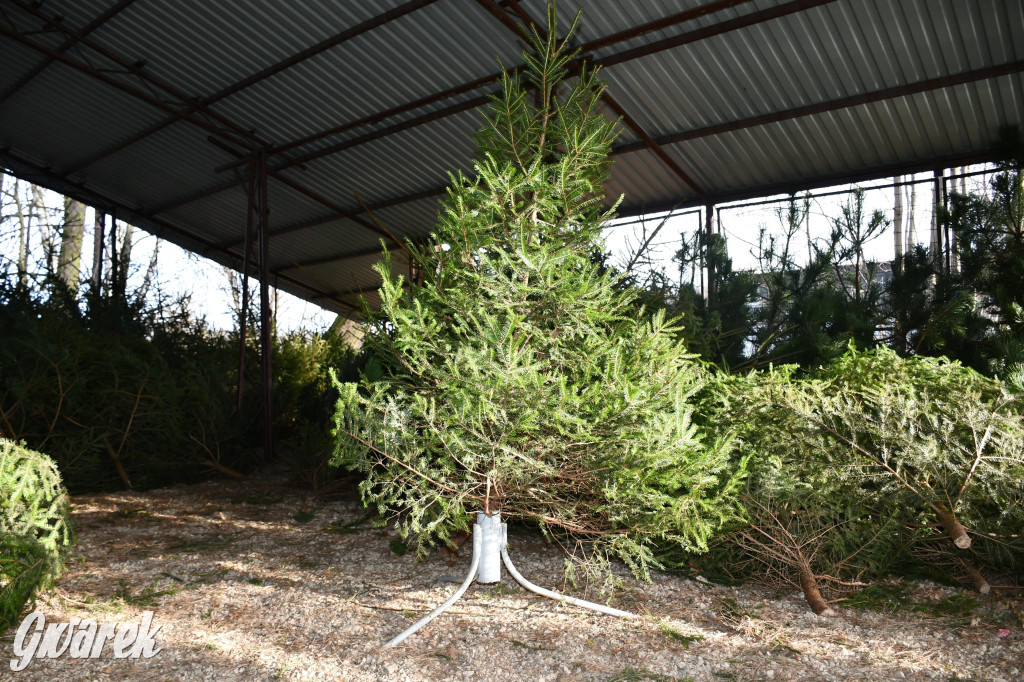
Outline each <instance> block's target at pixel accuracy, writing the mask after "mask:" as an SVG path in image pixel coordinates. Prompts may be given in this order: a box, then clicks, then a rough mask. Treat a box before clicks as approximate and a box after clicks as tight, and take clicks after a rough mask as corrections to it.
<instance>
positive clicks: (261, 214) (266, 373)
mask: <svg viewBox="0 0 1024 682" xmlns="http://www.w3.org/2000/svg"><path fill="white" fill-rule="evenodd" d="M256 180H257V182H256V183H255V184H256V187H255V189H256V199H257V201H258V202H259V211H258V212H257V213H256V234H257V236H258V242H259V244H258V247H257V251H258V253H259V263H260V355H261V356H262V357H261V360H262V361H263V362H262V365H263V367H262V369H263V461H264V462H269V461H271V460H273V459H274V371H273V349H274V339H273V335H272V332H273V329H272V328H271V327H272V323H271V320H270V234H269V232H270V197H269V193H268V192H267V153H266V152H265V151H259V152H256Z"/></svg>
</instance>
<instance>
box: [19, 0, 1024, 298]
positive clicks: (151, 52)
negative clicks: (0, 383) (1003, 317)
mask: <svg viewBox="0 0 1024 682" xmlns="http://www.w3.org/2000/svg"><path fill="white" fill-rule="evenodd" d="M3 2H4V4H5V8H4V9H5V15H6V17H7V18H8V20H9V23H7V24H4V25H3V26H0V63H3V64H4V69H3V70H2V71H0V162H2V163H3V164H4V165H6V166H7V167H8V168H10V169H11V170H13V171H14V172H16V173H17V174H19V175H22V176H23V177H25V178H26V179H29V180H32V181H34V182H38V183H40V184H44V185H48V186H50V187H52V188H54V189H56V190H58V191H62V192H65V193H67V194H71V195H75V196H78V197H79V198H82V199H84V200H85V201H87V202H89V203H92V204H94V205H97V206H98V207H100V208H102V209H106V210H109V209H111V208H113V207H115V206H116V207H118V209H119V211H120V214H119V215H120V216H121V217H127V218H130V219H131V220H134V221H135V222H136V223H138V224H140V225H141V226H143V227H146V228H149V229H151V230H153V231H154V232H156V233H158V234H160V235H161V236H163V237H165V238H168V239H171V240H173V241H176V242H178V243H180V244H182V245H183V246H186V247H187V248H192V249H195V250H197V251H199V252H200V253H203V254H204V255H207V256H209V257H212V258H215V259H216V260H219V261H220V262H222V263H225V264H229V265H232V266H234V267H238V265H239V263H240V257H241V252H242V246H241V245H242V243H243V239H244V230H245V224H246V206H247V201H246V197H245V180H246V168H245V165H244V160H245V159H246V158H247V156H248V154H249V153H250V152H251V150H253V149H255V148H258V147H260V146H262V147H265V148H267V149H269V167H270V170H271V176H270V179H269V195H270V206H271V235H272V240H271V269H272V270H273V271H274V272H275V273H277V276H278V278H279V279H278V284H279V285H281V286H282V287H284V288H285V289H288V290H290V291H293V292H294V293H297V294H299V295H302V296H305V297H307V298H311V299H313V300H315V301H317V302H318V303H321V304H323V305H326V306H328V307H331V308H333V309H335V310H338V311H340V312H345V313H351V312H352V310H353V308H352V305H353V303H354V302H355V301H356V299H357V298H358V293H353V292H356V290H359V289H367V288H369V289H372V287H373V286H374V284H375V282H376V281H377V277H376V274H375V273H373V272H372V270H370V266H371V265H372V264H373V262H375V260H376V259H377V257H378V256H377V255H376V254H375V253H373V251H374V250H375V249H376V248H377V247H378V245H379V243H380V240H381V236H380V231H381V230H380V228H379V227H378V222H375V221H379V223H380V224H382V225H384V226H385V227H386V229H387V230H389V231H391V233H392V234H394V235H395V236H396V237H398V238H405V237H410V238H418V237H421V236H422V235H424V234H426V233H427V232H429V231H430V229H431V228H432V227H433V224H434V221H435V219H436V215H437V201H438V199H439V197H440V196H441V195H442V194H443V192H442V191H441V189H442V188H443V186H444V185H445V184H446V182H447V173H448V172H449V171H457V170H467V169H470V168H471V163H472V156H473V151H474V148H473V143H472V139H471V134H472V132H473V130H474V129H475V128H476V127H477V125H478V122H479V120H480V119H479V113H478V111H477V110H476V109H475V107H476V106H477V104H478V101H479V98H480V97H481V95H483V94H485V93H487V92H493V91H494V90H495V89H496V88H495V85H494V84H493V83H492V82H491V81H489V80H487V77H488V76H491V75H493V74H495V73H496V72H497V63H498V62H497V60H499V59H500V60H501V62H502V63H504V64H506V65H508V66H514V65H517V64H519V62H520V56H519V50H520V47H519V40H518V37H517V36H516V35H515V34H514V33H513V32H512V31H511V30H510V29H509V28H508V27H507V26H505V25H504V24H503V23H502V22H500V21H498V20H497V18H496V17H495V16H493V14H492V12H489V11H488V9H487V5H488V4H490V5H492V9H493V7H495V6H498V5H497V3H495V2H493V0H434V1H431V0H411V1H409V0H367V1H365V2H359V3H338V2H329V1H328V0H299V1H296V2H291V3H280V2H276V1H275V0H222V1H220V2H215V3H214V2H200V1H198V0H190V1H188V2H183V1H181V0H144V1H142V0H138V1H132V0H48V1H47V2H46V3H45V4H42V5H39V4H38V3H32V2H31V0H3ZM512 4H513V5H514V3H512ZM582 5H583V19H582V23H581V24H580V26H579V32H578V33H577V35H576V44H577V45H580V46H582V47H583V48H584V49H585V50H586V51H587V54H588V55H589V56H590V57H591V58H592V59H593V60H594V61H596V62H598V63H603V64H606V68H605V69H604V70H603V75H604V78H605V79H606V80H607V82H608V85H609V90H608V92H609V94H610V95H611V97H612V98H614V100H615V102H617V103H618V105H620V106H621V107H622V108H623V109H624V110H625V111H626V113H627V114H628V116H629V117H630V119H631V124H632V125H633V126H636V127H638V128H639V129H640V130H642V132H643V133H644V134H646V135H648V136H650V137H652V138H654V140H655V141H656V142H657V143H658V144H659V145H660V146H661V149H662V150H663V152H664V154H665V155H666V156H667V157H668V158H669V159H671V161H672V162H673V165H675V166H677V167H678V168H679V169H682V170H683V171H684V172H685V174H686V175H687V176H688V177H689V178H691V179H692V182H693V184H694V185H696V188H697V189H694V188H693V187H691V186H689V185H688V184H687V183H686V182H685V181H684V180H683V179H682V178H681V177H680V176H679V174H678V173H677V172H676V171H675V170H673V169H672V168H670V166H669V165H668V164H666V163H664V162H663V161H662V160H660V159H659V158H658V156H657V155H656V154H654V153H653V152H652V151H651V150H650V149H649V148H648V147H646V146H645V145H644V143H643V142H641V141H640V140H641V136H640V134H639V133H638V132H637V131H635V130H632V129H630V128H624V129H623V132H622V134H621V136H620V138H619V141H618V142H617V152H616V154H615V160H616V166H615V169H614V171H613V177H612V179H611V180H610V182H609V184H608V187H607V189H608V193H609V195H610V200H614V199H615V198H617V197H618V195H619V194H620V193H623V194H625V201H624V203H623V205H622V209H621V212H622V213H624V214H629V213H638V212H641V211H654V210H658V209H664V208H669V207H672V206H679V205H687V204H695V203H704V202H705V201H712V202H715V201H724V200H732V199H738V198H745V197H752V196H757V195H759V194H763V193H766V192H777V191H792V190H796V189H799V188H801V187H810V186H820V185H821V184H825V183H835V182H841V181H850V180H854V179H866V178H869V177H878V176H880V175H882V174H886V173H898V172H908V171H910V170H924V169H928V168H934V167H940V166H942V165H943V164H950V165H953V164H956V165H960V164H963V163H967V162H973V161H978V160H981V159H984V158H987V155H988V153H989V152H988V150H989V148H990V146H991V143H992V142H993V140H994V137H995V135H996V134H997V131H998V129H999V127H1000V126H1003V125H1007V124H1018V125H1019V124H1021V123H1024V97H1022V94H1024V80H1022V71H1024V0H900V1H898V2H893V1H892V0H831V1H829V0H746V1H744V0H645V1H644V2H624V1H623V0H585V1H584V2H582ZM501 7H505V9H504V10H499V11H505V12H507V14H508V16H509V17H511V18H512V19H513V20H514V21H521V20H522V16H521V15H519V14H517V13H516V12H515V11H513V10H514V9H515V8H514V7H509V3H503V4H502V5H501ZM519 7H521V8H522V9H523V10H525V12H526V13H527V14H529V15H530V16H531V17H533V18H534V19H536V20H538V21H539V20H543V19H544V15H545V3H544V0H521V1H520V3H519ZM560 10H561V14H560V26H561V29H562V30H563V31H564V30H565V29H566V28H567V27H568V23H569V22H570V21H571V19H572V16H573V15H574V14H575V6H571V7H570V5H569V4H568V3H562V6H561V7H560ZM56 15H61V16H62V19H61V21H60V23H59V24H57V23H53V22H49V21H48V20H49V19H51V18H53V17H54V16H56ZM652 22H660V23H658V24H656V25H655V24H652ZM12 24H13V26H14V28H13V29H12V28H11V26H12ZM43 28H47V30H46V31H40V29H43ZM83 32H84V33H87V34H88V35H83ZM612 37H614V39H613V38H612ZM325 41H328V42H325ZM594 41H601V42H599V43H595V42H594ZM300 57H301V58H300ZM265 70H266V71H265ZM606 111H610V109H606ZM357 194H358V196H359V198H360V199H361V200H362V202H364V203H365V204H367V205H370V206H372V207H374V209H373V211H372V215H370V214H368V213H367V212H366V211H365V210H364V208H363V206H362V205H361V204H360V202H359V201H358V200H357V199H356V195H357ZM339 208H340V209H343V214H342V215H339V214H338V212H337V209H339ZM335 258H336V260H332V259H335ZM396 268H398V269H401V268H407V264H406V263H404V260H403V257H402V256H398V257H397V259H396ZM370 298H371V299H373V298H374V297H373V296H372V295H371V296H370Z"/></svg>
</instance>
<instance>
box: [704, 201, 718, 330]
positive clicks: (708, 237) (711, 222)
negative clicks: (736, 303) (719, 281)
mask: <svg viewBox="0 0 1024 682" xmlns="http://www.w3.org/2000/svg"><path fill="white" fill-rule="evenodd" d="M714 233H715V205H714V204H712V203H710V202H709V203H707V204H705V206H704V240H705V241H704V252H705V254H706V256H705V258H704V262H705V263H706V264H707V270H708V300H707V309H708V310H709V311H710V310H711V308H712V307H713V306H714V305H715V299H716V298H717V297H716V296H715V293H716V292H715V263H714V261H713V260H712V259H711V242H712V240H713V239H714V236H713V235H714Z"/></svg>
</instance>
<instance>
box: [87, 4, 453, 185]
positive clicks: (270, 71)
mask: <svg viewBox="0 0 1024 682" xmlns="http://www.w3.org/2000/svg"><path fill="white" fill-rule="evenodd" d="M132 1H134V0H132ZM435 2H437V0H412V1H411V2H407V3H405V4H404V5H400V6H399V7H396V8H394V9H392V10H389V11H387V12H384V13H383V14H380V15H378V16H375V17H372V18H370V19H367V20H366V21H364V22H362V23H360V24H357V25H356V26H353V27H352V28H350V29H347V30H345V31H342V32H340V33H337V34H335V35H334V36H332V37H330V38H327V39H326V40H323V41H321V42H319V43H317V44H316V45H313V46H311V47H308V48H306V49H305V50H302V51H301V52H298V53H296V54H294V55H292V56H291V57H289V58H287V59H284V60H282V61H280V62H277V63H276V64H273V65H271V66H268V67H267V68H265V69H262V70H261V71H258V72H256V73H254V74H252V75H250V76H248V77H246V78H243V79H242V80H240V81H237V82H235V83H232V84H231V85H228V86H226V87H224V88H222V89H220V90H218V91H217V92H215V93H213V94H211V95H207V96H206V97H204V98H202V99H201V100H198V101H197V102H194V103H192V104H190V105H189V106H188V107H186V110H187V111H190V112H191V111H196V110H197V109H198V108H205V107H210V106H212V105H213V104H215V103H217V102H219V101H220V100H222V99H224V98H226V97H230V96H231V95H234V94H236V93H238V92H241V91H242V90H245V89H246V88H248V87H250V86H252V85H255V84H256V83H259V82H260V81H263V80H265V79H267V78H270V77H271V76H274V75H276V74H278V73H281V72H282V71H286V70H287V69H290V68H292V67H293V66H296V65H297V64H301V63H302V62H304V61H306V60H308V59H311V58H312V57H315V56H316V55H318V54H321V53H323V52H325V51H327V50H330V49H332V48H334V47H337V46H338V45H340V44H342V43H344V42H346V41H348V40H351V39H352V38H355V37H356V36H359V35H362V34H363V33H367V32H369V31H371V30H373V29H376V28H379V27H381V26H383V25H385V24H387V23H389V22H391V21H394V20H396V19H398V18H400V17H403V16H405V15H406V14H409V13H411V12H415V11H416V10H419V9H422V8H423V7H426V6H427V5H431V4H433V3H435ZM178 120H180V118H179V117H177V116H170V117H168V118H165V119H163V120H162V121H157V122H156V123H154V124H153V125H151V126H149V127H147V128H145V129H143V130H140V131H138V132H136V133H135V134H133V135H131V136H130V137H128V138H126V139H124V140H122V141H120V142H118V143H117V144H115V145H112V146H110V147H107V148H106V149H102V150H99V151H97V152H95V153H93V154H91V155H90V156H88V157H86V158H84V159H80V160H79V161H77V162H75V163H74V164H73V165H72V167H71V169H70V170H69V171H68V172H69V173H73V172H76V171H79V170H81V169H83V168H86V167H88V166H91V165H92V164H94V163H98V162H99V161H101V160H103V159H105V158H107V157H109V156H111V155H113V154H116V153H118V152H120V151H122V150H123V149H125V148H126V147H129V146H131V145H133V144H135V143H137V142H139V141H141V140H143V139H145V138H147V137H149V136H150V135H153V134H155V133H157V132H159V131H161V130H163V129H164V128H166V127H168V126H170V125H172V124H173V123H176V122H177V121H178Z"/></svg>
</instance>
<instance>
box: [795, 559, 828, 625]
mask: <svg viewBox="0 0 1024 682" xmlns="http://www.w3.org/2000/svg"><path fill="white" fill-rule="evenodd" d="M797 552H800V550H797ZM800 559H801V563H802V564H803V566H801V567H800V589H802V590H803V591H804V599H806V600H807V604H808V605H809V606H810V607H811V610H812V611H814V612H815V613H816V614H818V615H819V616H834V615H836V612H835V611H833V610H832V607H830V606H829V605H828V602H827V601H825V599H824V598H823V597H822V596H821V592H820V591H819V590H818V579H817V578H815V577H814V572H813V571H811V566H810V564H809V563H808V562H807V560H806V559H804V557H803V554H802V553H801V554H800Z"/></svg>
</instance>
